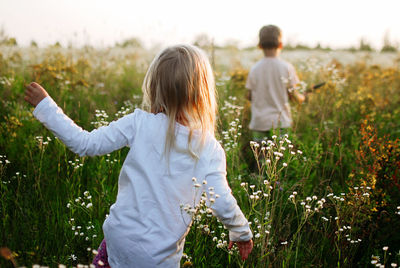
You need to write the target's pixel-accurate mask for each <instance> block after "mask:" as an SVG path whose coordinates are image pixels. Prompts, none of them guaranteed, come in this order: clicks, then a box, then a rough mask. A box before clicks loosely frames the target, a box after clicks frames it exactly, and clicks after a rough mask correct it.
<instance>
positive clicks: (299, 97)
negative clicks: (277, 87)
mask: <svg viewBox="0 0 400 268" xmlns="http://www.w3.org/2000/svg"><path fill="white" fill-rule="evenodd" d="M288 94H289V98H290V100H292V101H295V102H297V103H299V104H302V103H303V102H304V101H305V100H306V97H305V95H303V94H301V93H300V92H299V91H298V90H297V89H295V88H294V87H293V88H291V89H289V90H288Z"/></svg>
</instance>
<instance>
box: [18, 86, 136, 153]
mask: <svg viewBox="0 0 400 268" xmlns="http://www.w3.org/2000/svg"><path fill="white" fill-rule="evenodd" d="M25 94H26V96H25V100H26V101H27V102H29V103H30V104H32V105H33V106H35V107H36V108H35V110H34V111H33V115H34V116H35V117H36V118H37V119H38V120H39V121H40V122H42V123H43V124H44V125H45V126H46V127H47V128H48V129H49V130H50V131H52V132H53V133H54V135H56V136H57V137H58V138H59V139H60V140H61V141H62V142H64V144H65V145H66V146H67V147H68V148H69V149H71V151H73V152H74V153H77V154H79V155H80V156H85V155H88V156H93V155H102V154H107V153H110V152H112V151H115V150H117V149H120V148H122V147H124V146H127V145H130V144H131V142H132V139H133V136H134V124H133V122H134V117H135V114H134V113H132V114H129V115H126V116H124V117H123V118H121V119H119V120H117V121H114V122H111V123H110V124H109V125H108V126H105V127H100V128H98V129H95V130H93V131H91V132H88V131H86V130H83V129H82V128H81V127H79V126H77V125H76V124H75V123H74V122H73V121H72V120H71V119H70V118H69V117H68V116H66V115H65V114H64V112H63V111H62V110H61V108H60V107H58V106H57V104H56V103H55V102H54V101H53V99H52V98H51V97H50V96H49V95H48V94H47V92H46V90H45V89H44V88H43V87H41V86H40V85H39V84H37V83H31V84H29V85H27V86H26V92H25Z"/></svg>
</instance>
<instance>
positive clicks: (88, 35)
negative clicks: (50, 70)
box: [0, 0, 400, 48]
mask: <svg viewBox="0 0 400 268" xmlns="http://www.w3.org/2000/svg"><path fill="white" fill-rule="evenodd" d="M399 10H400V0H380V1H378V0H363V1H361V0H274V1H271V0H242V1H237V0H201V1H199V0H196V1H195V0H140V1H137V0H0V29H1V28H2V29H3V30H4V31H5V33H6V34H7V35H8V36H11V37H15V38H16V39H17V42H18V43H19V44H20V45H29V44H30V42H31V41H32V40H35V42H37V43H38V44H39V45H40V46H44V45H48V44H54V43H55V42H57V41H59V42H60V43H61V44H62V45H68V44H72V45H74V46H81V45H85V44H88V45H93V46H97V47H107V46H112V45H114V44H115V43H116V42H121V41H123V40H124V39H128V38H132V37H135V38H139V39H140V40H141V41H142V42H143V43H144V45H145V46H147V47H152V46H156V45H160V44H161V45H171V44H176V43H192V42H193V40H194V39H195V38H196V36H198V35H200V34H207V35H208V36H210V37H211V38H213V39H214V40H215V43H216V44H219V45H223V44H226V43H232V42H235V43H237V44H239V45H240V46H241V47H245V46H255V45H256V44H257V35H258V31H259V29H260V28H261V27H262V26H263V25H267V24H275V25H277V26H279V27H280V28H281V29H282V32H283V41H284V44H285V43H293V44H297V43H302V44H306V45H310V46H314V45H316V44H318V43H320V44H321V45H322V46H330V47H333V48H342V47H350V46H357V45H358V44H359V42H360V39H361V38H363V39H364V40H366V41H367V42H369V43H370V44H372V45H373V47H375V48H380V47H381V46H382V43H383V42H382V40H383V36H384V35H385V33H388V36H389V38H390V41H391V42H393V43H397V44H400V17H399V15H398V13H399Z"/></svg>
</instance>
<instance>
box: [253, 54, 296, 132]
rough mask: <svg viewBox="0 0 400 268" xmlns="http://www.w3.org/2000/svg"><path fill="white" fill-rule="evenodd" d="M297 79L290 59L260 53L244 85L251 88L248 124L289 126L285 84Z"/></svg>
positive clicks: (258, 127) (261, 127) (264, 128)
mask: <svg viewBox="0 0 400 268" xmlns="http://www.w3.org/2000/svg"><path fill="white" fill-rule="evenodd" d="M297 83H299V78H298V77H297V74H296V71H295V69H294V67H293V65H291V64H290V63H288V62H286V61H284V60H281V59H280V58H278V57H264V58H263V59H261V60H260V61H258V62H257V63H256V64H255V65H254V66H253V67H252V68H251V70H250V72H249V76H248V78H247V82H246V88H247V89H249V90H251V121H250V125H249V128H250V129H251V130H257V131H267V130H270V129H273V128H288V127H290V126H291V123H292V117H291V113H290V105H289V96H288V92H287V90H288V88H291V87H293V86H294V85H296V84H297Z"/></svg>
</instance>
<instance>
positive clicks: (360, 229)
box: [0, 49, 400, 267]
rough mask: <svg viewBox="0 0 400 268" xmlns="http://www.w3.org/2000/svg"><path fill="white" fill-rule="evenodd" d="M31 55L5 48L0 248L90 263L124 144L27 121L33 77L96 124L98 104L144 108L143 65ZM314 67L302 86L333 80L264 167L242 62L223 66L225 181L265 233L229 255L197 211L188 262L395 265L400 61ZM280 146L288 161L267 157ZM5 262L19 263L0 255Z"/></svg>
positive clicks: (25, 259)
mask: <svg viewBox="0 0 400 268" xmlns="http://www.w3.org/2000/svg"><path fill="white" fill-rule="evenodd" d="M39 52H41V53H42V54H40V53H39ZM23 53H25V52H24V51H23V49H21V50H20V51H15V52H13V53H10V54H8V55H1V57H0V96H1V102H0V134H1V135H0V155H1V157H0V161H1V163H0V191H1V194H0V214H1V223H0V230H1V233H0V235H1V244H0V246H2V247H7V248H9V249H11V250H12V251H13V252H14V253H15V256H14V259H15V260H16V261H17V262H18V265H24V266H31V265H32V264H35V263H37V264H42V265H49V266H51V267H54V266H57V264H59V263H63V264H65V265H67V266H76V265H77V264H78V263H83V264H87V263H89V262H90V261H91V259H92V258H93V253H92V249H96V248H97V246H98V245H99V243H100V242H101V240H102V239H103V234H102V229H101V226H102V223H103V221H104V219H105V217H106V215H107V213H108V210H109V207H110V205H111V204H113V203H114V201H115V197H116V194H117V180H118V175H119V171H120V168H121V166H122V163H123V160H124V159H125V156H126V154H127V151H128V149H127V148H124V149H122V150H120V151H117V152H113V153H112V154H110V155H105V156H101V157H94V158H87V157H83V158H79V157H78V156H77V155H75V154H73V153H72V152H70V151H69V150H68V149H66V147H65V146H64V145H63V144H62V143H61V142H60V141H59V140H58V139H56V138H55V137H54V136H53V135H52V134H51V133H50V132H49V131H47V130H46V129H45V128H44V127H43V126H42V125H41V124H40V123H39V122H38V121H37V120H36V119H34V118H33V117H32V113H31V112H32V108H30V107H29V106H28V105H27V104H26V103H24V101H23V92H24V84H25V83H27V82H30V81H32V80H36V81H37V82H40V83H41V84H43V85H44V87H45V88H46V89H47V90H48V91H49V93H50V95H51V96H52V97H53V98H54V99H55V100H56V102H57V103H58V104H59V105H60V106H61V107H62V108H63V109H64V111H65V113H66V114H67V115H69V116H70V117H71V118H72V119H73V120H75V122H77V123H78V124H79V125H81V126H82V127H83V128H85V129H88V130H91V129H93V128H94V127H95V126H98V124H99V122H100V121H101V118H103V116H102V115H100V114H102V112H101V111H97V112H96V110H104V111H106V113H107V114H108V115H109V117H108V118H106V120H107V121H111V120H113V119H115V118H117V117H120V116H122V115H123V114H124V113H127V112H129V111H132V110H133V109H134V108H135V107H138V106H139V105H140V103H141V90H140V88H141V82H142V80H143V77H144V72H145V66H146V64H143V62H146V60H143V59H141V58H140V56H139V54H138V53H137V52H135V51H133V52H129V51H128V52H126V53H125V54H124V56H114V55H112V54H111V53H109V52H105V51H97V50H89V51H83V50H82V51H75V52H68V51H67V52H65V51H60V50H58V49H53V50H50V49H49V50H45V51H39V50H34V51H33V52H32V51H31V52H30V53H33V54H32V55H30V56H29V57H28V60H23V57H22V55H23ZM39 54H40V55H41V56H39ZM216 61H217V63H218V59H217V60H216ZM305 64H306V63H305ZM306 66H307V67H308V68H299V69H298V70H299V71H298V72H299V76H300V77H301V79H302V81H304V82H305V83H306V84H312V83H316V82H319V81H326V82H327V84H326V86H324V87H323V88H321V89H318V90H317V91H316V92H314V93H313V94H312V95H310V97H309V99H308V101H307V103H305V104H303V105H301V106H297V105H295V104H292V113H293V119H294V125H293V128H292V130H291V132H290V133H289V137H288V139H289V140H290V141H291V144H293V148H290V149H289V143H288V142H287V141H284V143H283V145H284V146H285V148H286V150H285V151H282V150H280V149H279V147H272V148H271V149H265V150H264V153H265V156H262V157H257V158H258V160H259V167H260V170H259V169H257V168H255V167H256V166H257V161H256V158H255V157H254V154H256V155H257V154H261V155H262V154H263V153H262V152H261V151H260V150H261V147H262V145H261V146H260V147H258V148H256V147H254V146H253V148H251V146H250V145H249V141H250V133H249V130H248V129H247V125H248V123H249V103H248V102H247V101H246V100H245V97H244V96H245V89H244V81H245V79H246V75H247V72H246V70H243V69H240V66H234V67H232V69H226V68H225V69H221V68H222V67H218V68H217V69H216V70H215V71H216V78H217V82H218V83H217V85H218V91H219V103H220V105H219V110H220V111H219V120H218V133H217V137H218V139H219V140H220V141H221V143H222V144H223V146H224V148H225V151H226V155H227V168H228V180H229V183H230V186H231V189H232V191H233V194H234V196H235V197H236V199H237V200H238V203H239V205H240V207H241V208H242V210H243V212H244V214H245V215H246V217H248V219H249V220H250V221H251V223H252V224H251V226H252V229H253V232H254V234H259V235H257V237H255V238H254V243H255V247H254V250H253V253H252V254H251V256H250V258H249V260H248V261H246V262H245V263H243V262H241V261H240V259H239V256H238V254H237V252H236V251H231V252H230V251H229V250H227V246H226V245H227V243H228V236H227V234H228V232H227V230H225V229H224V227H223V226H222V225H221V224H220V223H219V222H218V221H217V220H216V219H215V218H213V217H209V216H210V215H209V213H208V212H204V213H203V214H202V213H199V214H198V216H197V215H195V216H194V217H195V221H194V224H193V226H192V230H191V232H190V233H189V235H188V236H187V239H186V245H185V253H186V254H187V255H188V259H187V260H188V261H190V263H191V264H192V265H193V266H195V267H266V266H271V267H278V266H283V267H295V266H297V267H304V266H305V267H309V266H319V267H335V266H337V267H351V266H357V265H359V266H366V265H367V264H369V263H370V262H371V255H374V256H381V259H380V262H381V263H383V262H386V264H387V265H390V263H391V262H397V263H399V262H400V260H399V255H396V254H397V252H399V250H400V248H399V245H400V235H399V234H398V232H397V231H396V230H395V229H394V228H393V226H399V224H400V215H398V214H396V213H398V211H400V209H398V208H397V207H398V206H400V184H399V179H400V174H399V171H398V170H399V169H400V144H399V141H398V139H399V137H400V70H399V68H398V67H392V68H389V67H381V66H368V65H366V64H364V63H362V62H360V63H354V64H352V65H348V66H341V65H340V64H336V65H335V64H331V65H326V66H313V65H310V64H308V65H306ZM305 87H306V86H305ZM96 114H97V115H98V116H97V117H96ZM95 122H97V123H95ZM93 123H95V124H93ZM275 143H277V144H279V140H277V141H275ZM264 147H266V146H264ZM252 149H253V150H252ZM297 150H300V151H302V154H300V153H298V152H297ZM274 151H279V152H281V153H282V154H283V156H282V157H281V159H279V160H276V159H275V158H274V157H272V156H271V155H269V154H273V152H274ZM290 151H294V152H296V153H295V154H294V155H293V154H291V153H290ZM274 156H275V155H274ZM266 159H270V160H271V163H270V164H268V163H266V162H265V160H266ZM284 162H285V163H287V164H288V166H287V167H284V166H283V163H284ZM265 180H267V181H268V183H264V181H265ZM253 185H254V186H253ZM269 186H271V187H272V189H271V188H270V187H269ZM361 187H362V188H361ZM255 192H256V193H255ZM293 192H297V194H296V195H294V194H293ZM291 195H294V198H293V197H291ZM256 196H257V197H256ZM313 196H315V197H314V198H313ZM89 197H90V198H89ZM307 197H309V198H307ZM310 198H311V200H310ZM341 198H343V201H341ZM321 200H324V201H321ZM302 202H304V204H302ZM318 202H322V203H323V204H322V205H320V204H319V203H318ZM89 203H90V204H91V205H88V204H89ZM306 206H310V208H309V209H310V211H308V210H307V209H308V207H306ZM315 208H317V211H316V210H315ZM204 211H206V208H204ZM399 213H400V212H399ZM336 217H337V218H336ZM78 226H80V227H78ZM348 226H350V227H351V228H348ZM81 233H82V235H81ZM348 239H349V240H348ZM359 240H361V241H359ZM224 241H225V242H224ZM352 241H353V242H352ZM384 246H388V247H389V250H388V252H387V254H385V252H384V251H383V250H382V248H383V247H384ZM389 253H390V254H389ZM185 261H186V259H185V258H184V259H183V260H182V264H183V263H184V262H185ZM0 266H1V267H12V264H11V262H10V261H8V260H5V259H0Z"/></svg>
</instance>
